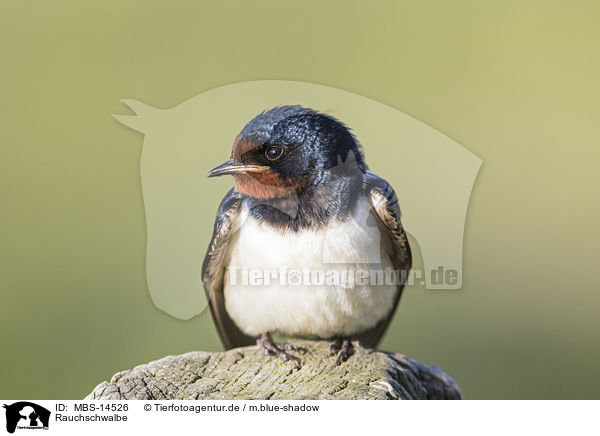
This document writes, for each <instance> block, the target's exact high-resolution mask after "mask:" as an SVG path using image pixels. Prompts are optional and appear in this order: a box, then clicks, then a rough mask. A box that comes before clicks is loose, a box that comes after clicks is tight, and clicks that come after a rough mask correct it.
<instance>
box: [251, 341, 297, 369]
mask: <svg viewBox="0 0 600 436" xmlns="http://www.w3.org/2000/svg"><path fill="white" fill-rule="evenodd" d="M256 345H258V346H259V347H260V348H262V349H263V351H264V353H265V354H266V355H267V356H277V357H279V358H280V359H282V360H283V361H285V362H288V361H294V362H296V366H299V365H300V359H299V358H298V357H296V356H293V355H291V354H289V353H286V351H296V352H299V353H301V354H304V352H306V349H305V348H302V347H297V346H296V345H293V344H287V343H286V344H277V343H275V341H273V338H272V337H271V334H270V333H263V335H262V336H261V337H260V338H258V340H257V341H256Z"/></svg>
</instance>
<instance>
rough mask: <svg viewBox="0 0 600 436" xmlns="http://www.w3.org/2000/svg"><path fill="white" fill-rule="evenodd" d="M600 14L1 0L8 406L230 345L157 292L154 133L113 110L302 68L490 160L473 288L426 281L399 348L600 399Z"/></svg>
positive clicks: (306, 76) (474, 202)
mask: <svg viewBox="0 0 600 436" xmlns="http://www.w3.org/2000/svg"><path fill="white" fill-rule="evenodd" d="M599 13H600V6H599V4H598V3H597V2H594V1H590V2H584V1H574V2H564V1H550V0H547V1H535V2H534V1H508V0H503V1H454V2H447V1H410V2H406V1H393V2H392V1H390V2H384V1H378V2H372V1H371V2H366V1H364V2H349V1H343V2H342V1H336V2H334V1H328V2H317V1H303V2H295V3H289V4H287V5H284V4H283V2H278V1H253V2H242V1H239V2H232V1H219V2H216V1H213V2H210V3H209V2H191V1H190V2H181V1H170V2H166V1H162V2H156V1H143V2H142V1H118V2H117V1H104V2H93V3H92V2H83V1H80V2H74V1H48V2H42V1H37V2H19V1H6V0H2V1H1V2H0V47H1V53H2V59H1V60H0V78H1V81H0V96H1V99H2V100H1V101H2V104H1V106H0V119H1V126H2V127H1V128H0V149H1V157H0V187H1V188H0V189H1V191H0V199H1V206H0V224H1V227H0V232H1V233H0V237H1V240H0V265H1V266H0V292H1V299H0V302H1V303H0V340H1V343H2V348H3V351H2V354H1V357H0V362H1V370H0V397H1V398H31V399H35V398H38V399H49V398H57V399H69V398H72V399H75V398H81V397H83V396H85V395H87V394H88V393H89V392H90V391H91V390H92V388H93V387H94V386H95V385H96V384H97V383H99V382H100V381H102V380H105V379H107V378H109V377H110V376H111V375H112V374H113V373H114V372H116V371H118V370H122V369H126V368H130V367H132V366H134V365H137V364H139V363H143V362H146V361H149V360H153V359H156V358H159V357H161V356H163V355H166V354H176V353H182V352H186V351H189V350H194V349H205V350H218V349H220V344H219V342H218V339H217V336H216V333H215V330H214V328H213V327H212V322H211V320H210V315H209V314H208V313H204V314H202V315H201V316H199V317H196V318H194V319H192V320H190V321H181V320H178V319H175V318H172V317H170V316H168V315H166V314H165V313H163V312H161V311H160V310H158V309H157V308H156V307H155V306H154V305H153V304H152V302H151V300H150V297H149V294H148V291H147V288H146V278H145V238H146V229H145V221H144V208H143V202H142V192H141V185H140V175H139V159H140V153H141V145H142V141H143V137H142V135H140V134H138V133H136V132H134V131H132V130H130V129H128V128H126V127H125V126H123V125H120V124H119V123H118V122H117V121H115V120H114V119H113V118H112V117H111V113H126V112H127V110H124V108H123V106H122V104H121V103H119V100H120V99H122V98H125V97H133V98H139V99H141V100H143V101H145V102H146V103H148V104H151V105H153V106H157V107H165V108H166V107H171V106H174V105H176V104H178V103H180V102H182V101H184V100H186V99H188V98H190V97H192V96H195V95H197V94H198V93H200V92H203V91H206V90H209V89H211V88H214V87H217V86H221V85H225V84H229V83H234V82H239V81H247V80H256V79H286V80H298V81H305V82H314V83H319V84H324V85H328V86H332V87H336V88H341V89H344V90H347V91H351V92H354V93H356V94H360V95H364V96H367V97H370V98H373V99H375V100H378V101H381V102H382V103H385V104H387V105H390V106H392V107H395V108H397V109H399V110H401V111H403V112H406V113H408V114H409V115H412V116H414V117H416V118H418V119H420V120H422V121H424V122H426V123H427V124H429V125H431V126H432V127H434V128H436V129H438V130H439V131H441V132H442V133H445V134H446V135H448V136H450V137H452V138H453V139H455V140H456V141H458V143H460V144H461V145H463V146H465V147H467V148H468V149H469V150H471V151H473V152H474V153H475V154H477V155H478V156H480V157H481V158H482V159H483V161H484V163H483V166H482V168H481V171H480V173H479V176H478V179H477V181H476V183H475V189H474V191H473V195H472V197H471V203H470V207H469V212H468V215H467V224H466V228H465V242H464V277H463V283H464V286H463V289H462V290H460V291H447V292H439V291H438V292H436V291H425V290H423V289H419V288H413V289H410V290H409V291H408V292H407V293H406V295H405V298H404V300H403V303H402V304H401V307H400V309H399V311H398V313H397V316H396V318H395V320H394V323H393V325H392V328H391V330H390V331H389V333H388V335H387V336H386V338H385V340H384V342H383V344H382V348H385V349H389V350H393V351H398V352H402V353H405V354H408V355H410V356H411V357H413V358H416V359H419V360H421V361H425V362H430V363H436V364H439V365H441V366H442V367H443V368H444V369H445V370H446V371H447V372H448V373H449V374H451V375H452V376H453V377H454V378H455V379H456V380H457V381H458V382H459V383H460V385H461V387H462V389H463V393H464V395H465V397H467V398H490V399H491V398H541V399H543V398H598V397H599V394H598V388H600V382H599V381H598V378H597V374H596V372H597V369H598V362H599V359H600V340H599V331H600V328H599V327H600V325H599V324H600V322H599V320H598V318H599V317H598V312H599V306H600V295H599V293H598V290H599V288H600V287H599V286H598V278H599V276H598V267H597V262H598V248H599V246H600V243H599V242H600V241H599V239H600V236H599V235H600V232H599V231H598V228H597V225H598V222H599V218H600V216H599V215H600V214H599V212H600V206H599V204H598V203H599V201H598V200H599V189H598V185H599V183H598V179H599V176H598V169H597V167H598V163H599V161H600V159H599V158H600V152H599V149H598V145H599V139H600V134H599V133H600V123H599V122H598V121H599V116H600V92H599V91H600V85H599V79H598V78H599V77H600V49H599V43H598V41H600V27H599V26H598V22H599V19H600V14H599ZM365 149H366V151H367V157H368V156H369V155H368V145H365ZM223 153H224V155H225V154H226V153H227V152H226V151H225V150H224V151H223ZM373 169H374V170H375V171H377V170H378V168H373ZM229 183H231V181H230V180H229ZM207 189H214V185H213V187H211V186H210V185H207ZM219 189H220V185H219ZM215 208H216V204H215V205H214V208H213V207H211V208H209V209H207V211H206V214H207V220H212V217H213V214H214V209H215ZM209 232H210V229H209V228H207V236H206V237H207V238H208V236H209V235H208V234H209Z"/></svg>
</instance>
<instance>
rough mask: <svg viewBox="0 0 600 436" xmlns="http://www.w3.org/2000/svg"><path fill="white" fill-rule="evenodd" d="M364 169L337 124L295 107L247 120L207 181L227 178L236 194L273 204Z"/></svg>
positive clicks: (355, 148) (345, 131)
mask: <svg viewBox="0 0 600 436" xmlns="http://www.w3.org/2000/svg"><path fill="white" fill-rule="evenodd" d="M340 164H342V165H340ZM365 170H366V166H365V164H364V158H363V156H362V153H361V152H360V150H359V147H358V143H357V141H356V140H355V139H354V137H353V136H352V134H351V133H350V131H349V130H348V128H346V127H345V126H344V125H343V124H342V123H341V122H339V121H337V120H336V119H334V118H333V117H331V116H328V115H325V114H322V113H319V112H316V111H314V110H312V109H308V108H304V107H301V106H279V107H275V108H273V109H270V110H268V111H265V112H263V113H261V114H259V115H258V116H256V117H255V118H254V119H253V120H251V121H250V122H249V123H248V124H247V125H246V126H245V127H244V128H243V129H242V131H241V132H240V134H239V135H238V136H237V138H236V139H235V141H234V143H233V149H232V152H231V159H229V160H228V161H226V162H224V163H223V164H221V165H219V166H218V167H216V168H214V169H213V170H211V171H210V172H209V173H208V177H215V176H221V175H224V174H231V175H233V176H234V177H235V180H236V186H237V190H238V191H239V192H241V193H242V194H246V195H249V196H251V197H254V198H259V199H274V198H285V197H288V196H294V195H296V196H297V195H302V194H303V193H304V192H305V191H306V190H308V189H310V188H311V187H313V186H316V185H318V184H320V183H327V182H328V181H329V180H332V179H338V180H339V178H357V177H360V175H361V174H362V173H363V172H364V171H365Z"/></svg>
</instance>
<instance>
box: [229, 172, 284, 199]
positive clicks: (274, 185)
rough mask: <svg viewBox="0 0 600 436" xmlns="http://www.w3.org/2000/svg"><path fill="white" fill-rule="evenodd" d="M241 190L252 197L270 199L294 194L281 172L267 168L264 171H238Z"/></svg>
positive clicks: (238, 187) (237, 183) (236, 180)
mask: <svg viewBox="0 0 600 436" xmlns="http://www.w3.org/2000/svg"><path fill="white" fill-rule="evenodd" d="M235 182H236V187H237V190H238V191H239V192H241V193H242V194H245V195H249V196H250V197H254V198H260V199H262V200H269V199H272V198H283V197H287V196H289V195H292V194H293V193H294V192H293V189H292V188H291V187H290V186H286V184H285V183H284V181H283V180H282V179H281V176H279V174H277V173H275V172H274V171H271V170H267V171H264V172H262V173H238V174H236V175H235Z"/></svg>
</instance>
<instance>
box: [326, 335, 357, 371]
mask: <svg viewBox="0 0 600 436" xmlns="http://www.w3.org/2000/svg"><path fill="white" fill-rule="evenodd" d="M335 353H338V358H337V360H336V361H335V364H336V365H341V364H342V363H343V362H345V361H346V360H348V358H349V357H350V356H352V355H353V354H354V344H352V339H351V338H349V337H345V338H335V340H334V341H333V343H332V344H331V347H330V348H329V354H330V355H333V354H335Z"/></svg>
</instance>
